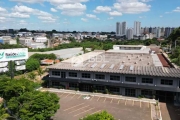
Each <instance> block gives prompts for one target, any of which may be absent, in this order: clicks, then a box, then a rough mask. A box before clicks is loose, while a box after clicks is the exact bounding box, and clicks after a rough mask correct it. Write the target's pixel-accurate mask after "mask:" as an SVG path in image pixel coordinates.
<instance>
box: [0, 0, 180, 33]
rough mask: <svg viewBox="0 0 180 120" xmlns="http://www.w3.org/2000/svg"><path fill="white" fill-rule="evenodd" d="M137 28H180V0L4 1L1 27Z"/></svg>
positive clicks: (68, 29)
mask: <svg viewBox="0 0 180 120" xmlns="http://www.w3.org/2000/svg"><path fill="white" fill-rule="evenodd" d="M123 21H126V22H127V27H128V28H130V27H133V24H134V21H140V22H141V26H142V27H150V26H151V27H179V26H180V0H0V29H20V28H27V29H29V30H52V29H55V30H57V31H74V30H75V31H94V32H97V31H115V28H116V22H123Z"/></svg>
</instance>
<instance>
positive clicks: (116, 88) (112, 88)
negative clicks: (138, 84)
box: [109, 87, 119, 92]
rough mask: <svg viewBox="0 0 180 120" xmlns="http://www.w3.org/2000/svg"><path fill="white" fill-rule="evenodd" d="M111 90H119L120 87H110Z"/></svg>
mask: <svg viewBox="0 0 180 120" xmlns="http://www.w3.org/2000/svg"><path fill="white" fill-rule="evenodd" d="M109 91H110V92H119V88H118V87H110V88H109Z"/></svg>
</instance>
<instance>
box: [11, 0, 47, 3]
mask: <svg viewBox="0 0 180 120" xmlns="http://www.w3.org/2000/svg"><path fill="white" fill-rule="evenodd" d="M10 1H14V2H22V3H23V2H24V3H31V4H32V3H43V2H44V1H45V0H10Z"/></svg>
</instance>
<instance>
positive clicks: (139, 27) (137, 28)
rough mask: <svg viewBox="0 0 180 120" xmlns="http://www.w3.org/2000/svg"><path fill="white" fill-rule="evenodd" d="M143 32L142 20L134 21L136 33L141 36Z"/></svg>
mask: <svg viewBox="0 0 180 120" xmlns="http://www.w3.org/2000/svg"><path fill="white" fill-rule="evenodd" d="M140 34H141V22H139V21H135V22H134V35H135V36H139V35H140Z"/></svg>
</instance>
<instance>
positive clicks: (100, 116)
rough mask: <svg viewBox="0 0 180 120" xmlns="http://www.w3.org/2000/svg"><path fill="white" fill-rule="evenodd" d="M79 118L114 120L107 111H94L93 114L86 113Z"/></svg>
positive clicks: (83, 119) (85, 119)
mask: <svg viewBox="0 0 180 120" xmlns="http://www.w3.org/2000/svg"><path fill="white" fill-rule="evenodd" d="M80 120H115V119H114V117H113V116H112V115H110V114H109V113H107V112H106V111H102V112H100V113H95V114H93V115H88V116H86V117H84V118H82V119H80Z"/></svg>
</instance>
